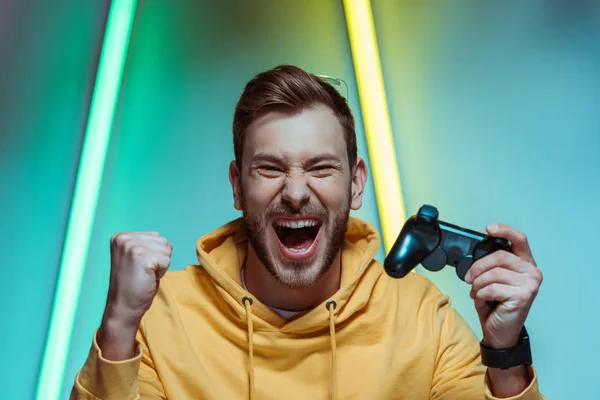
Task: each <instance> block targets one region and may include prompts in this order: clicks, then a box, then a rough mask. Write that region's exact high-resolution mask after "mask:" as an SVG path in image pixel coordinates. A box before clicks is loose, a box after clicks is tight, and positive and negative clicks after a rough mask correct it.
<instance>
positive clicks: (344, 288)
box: [196, 217, 383, 334]
mask: <svg viewBox="0 0 600 400" xmlns="http://www.w3.org/2000/svg"><path fill="white" fill-rule="evenodd" d="M379 243H380V241H379V234H378V233H377V231H376V230H375V229H374V228H373V227H372V226H371V225H370V224H369V223H367V222H365V221H362V220H360V219H357V218H354V217H350V218H349V221H348V228H347V230H346V240H345V242H344V244H343V246H342V257H341V262H342V266H341V270H342V275H341V282H340V289H339V290H338V291H337V292H336V293H335V294H334V295H333V296H331V297H330V298H329V299H328V300H327V301H330V300H333V301H335V303H336V305H337V306H336V309H335V323H336V324H339V323H341V322H344V321H345V320H347V319H349V318H351V316H352V315H353V314H354V313H356V312H358V311H360V310H361V309H363V308H364V307H365V306H366V305H367V303H368V301H369V297H370V295H371V292H372V290H373V287H374V286H375V284H376V283H377V281H378V280H379V279H380V278H381V276H382V274H383V267H382V266H381V264H380V263H378V262H376V261H374V259H373V257H375V254H377V250H378V249H379ZM247 251H248V237H247V232H246V229H245V224H244V222H243V219H241V218H240V219H237V220H234V221H232V222H230V223H228V224H226V225H224V226H222V227H220V228H218V229H217V230H215V231H213V232H212V233H210V234H208V235H205V236H203V237H201V238H200V239H199V240H198V243H197V246H196V253H197V256H198V261H199V262H200V265H201V266H202V267H203V268H204V269H205V271H207V273H208V274H209V275H210V276H211V278H212V281H213V283H214V285H215V287H216V290H217V292H218V293H219V294H220V296H221V297H222V299H223V301H224V305H225V306H226V308H228V309H229V310H230V312H231V313H232V314H233V317H234V318H236V319H238V320H239V321H246V309H245V306H244V303H243V299H244V298H245V297H250V298H251V299H252V300H253V303H252V314H253V316H252V319H253V324H254V330H257V331H260V330H264V331H272V330H278V331H280V332H282V333H296V334H302V333H308V332H312V331H316V330H319V329H323V328H325V327H327V326H329V320H328V315H329V311H328V310H327V308H326V303H327V301H325V302H323V303H322V304H320V305H319V306H317V307H315V308H314V309H312V310H310V311H308V312H307V313H305V314H303V315H301V316H299V317H297V318H295V319H292V320H290V321H288V320H286V319H284V318H283V317H281V316H280V315H279V314H277V313H276V312H274V311H273V310H271V309H270V308H269V307H268V306H266V305H265V304H262V303H261V302H260V301H259V300H258V299H256V298H255V297H254V296H252V294H250V293H249V292H248V291H246V290H245V289H244V288H243V287H242V282H241V268H242V265H243V263H244V261H245V260H246V255H247Z"/></svg>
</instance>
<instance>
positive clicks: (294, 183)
mask: <svg viewBox="0 0 600 400" xmlns="http://www.w3.org/2000/svg"><path fill="white" fill-rule="evenodd" d="M281 199H282V201H283V202H285V203H287V204H288V205H290V206H291V207H293V208H294V209H297V210H298V209H300V208H301V207H302V206H303V205H304V204H306V203H308V201H309V200H310V188H309V187H308V184H307V182H306V177H305V176H304V174H300V173H298V174H296V175H295V176H292V175H288V176H287V177H286V180H285V185H284V187H283V190H282V192H281Z"/></svg>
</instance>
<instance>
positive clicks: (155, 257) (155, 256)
mask: <svg viewBox="0 0 600 400" xmlns="http://www.w3.org/2000/svg"><path fill="white" fill-rule="evenodd" d="M148 262H149V263H150V267H151V268H152V269H153V270H154V271H155V273H156V277H157V278H158V279H160V278H162V276H163V275H164V274H165V273H166V272H167V269H168V268H169V266H170V265H171V257H167V256H166V255H164V254H162V253H158V252H153V253H152V254H151V255H150V257H149V261H148Z"/></svg>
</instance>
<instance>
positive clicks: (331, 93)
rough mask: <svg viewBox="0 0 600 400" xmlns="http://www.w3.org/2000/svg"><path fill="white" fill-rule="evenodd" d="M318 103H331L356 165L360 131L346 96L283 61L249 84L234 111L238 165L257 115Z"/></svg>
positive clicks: (299, 108)
mask: <svg viewBox="0 0 600 400" xmlns="http://www.w3.org/2000/svg"><path fill="white" fill-rule="evenodd" d="M317 104H322V105H325V106H327V107H329V108H330V109H331V111H333V113H334V114H335V115H336V116H337V118H338V120H339V122H340V124H341V125H342V127H343V128H344V133H345V139H346V151H347V153H348V161H349V163H350V168H351V169H352V168H353V167H354V164H355V163H356V158H357V150H356V132H355V129H354V117H353V116H352V112H351V111H350V107H349V106H348V103H347V101H346V99H345V98H344V97H343V96H342V95H341V94H340V93H339V92H338V91H337V90H336V89H335V88H334V87H333V86H331V85H330V84H329V83H326V82H324V81H323V80H321V79H320V78H319V77H317V76H316V75H313V74H310V73H308V72H306V71H304V70H302V69H300V68H298V67H295V66H293V65H279V66H277V67H275V68H273V69H270V70H268V71H265V72H262V73H260V74H258V75H256V76H255V77H254V78H252V80H250V82H248V83H247V84H246V87H245V88H244V91H243V92H242V95H241V97H240V99H239V101H238V103H237V105H236V107H235V113H234V115H233V149H234V152H235V161H236V163H237V164H238V166H240V167H241V162H242V153H243V150H244V137H245V131H246V129H247V128H248V126H249V125H250V124H251V123H252V122H253V121H254V120H255V119H256V118H258V117H259V116H261V115H264V114H265V113H267V112H269V111H273V110H279V111H286V112H290V113H296V112H300V111H302V110H306V109H309V108H311V107H312V106H314V105H317Z"/></svg>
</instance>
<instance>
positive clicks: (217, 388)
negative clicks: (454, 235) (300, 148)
mask: <svg viewBox="0 0 600 400" xmlns="http://www.w3.org/2000/svg"><path fill="white" fill-rule="evenodd" d="M378 246H379V236H378V234H377V232H376V231H375V230H374V229H373V228H372V227H371V226H370V225H369V224H367V223H366V222H363V221H360V220H358V219H355V218H351V219H350V222H349V225H348V231H347V234H346V242H345V244H344V246H343V249H342V277H341V286H340V289H339V290H338V291H337V293H335V295H334V296H332V297H331V298H330V299H329V300H333V301H334V302H335V307H333V304H331V306H330V307H329V308H327V307H326V304H327V302H324V303H323V304H321V305H320V306H318V307H316V308H315V309H313V310H311V311H309V312H307V313H305V314H303V315H301V316H298V317H296V318H293V319H291V320H289V321H288V320H285V319H284V318H283V317H281V316H280V315H279V314H277V313H276V312H274V311H273V310H271V309H270V308H269V307H267V306H265V305H264V304H262V303H260V301H258V300H257V299H255V298H253V296H252V295H251V294H250V293H249V292H247V291H246V290H244V289H243V287H242V284H241V276H240V268H241V265H242V264H243V262H244V260H245V257H246V251H247V239H246V235H245V230H244V226H243V222H242V221H241V220H236V221H233V222H231V223H229V224H227V225H225V226H223V227H221V228H219V229H217V230H216V231H215V232H213V233H211V234H209V235H206V236H204V237H202V238H201V239H200V240H199V241H198V245H197V254H198V260H199V261H200V265H195V266H188V267H187V268H186V269H185V270H183V271H172V272H168V273H167V274H166V275H165V276H164V278H163V279H162V280H161V285H160V290H159V292H158V294H157V296H156V298H155V299H154V302H153V303H152V306H151V308H150V310H149V311H148V312H147V313H146V314H145V316H144V318H143V321H142V323H141V324H140V327H139V330H138V335H137V340H138V342H139V349H138V355H137V357H135V358H133V359H131V360H126V361H121V362H111V361H109V360H106V359H104V358H103V357H102V354H101V351H100V349H99V348H98V345H97V343H96V340H95V338H94V341H93V344H92V347H91V350H90V353H89V356H88V358H87V360H86V362H85V364H84V366H83V368H82V369H81V370H80V371H79V373H78V374H77V377H76V379H75V385H74V386H73V391H72V395H71V398H74V399H106V400H109V399H110V400H112V399H119V400H121V399H138V398H142V399H151V400H156V399H165V398H168V399H171V400H179V399H211V400H212V399H218V400H226V399H249V398H250V399H253V400H254V399H260V400H263V399H265V400H266V399H278V400H279V399H286V400H291V399H311V400H313V399H314V400H318V399H331V398H334V399H386V400H387V399H405V400H425V399H445V400H471V399H473V400H474V399H495V397H493V396H492V395H491V393H490V391H489V389H488V386H487V382H486V379H485V367H483V366H482V365H481V362H480V356H479V343H478V339H477V338H476V337H475V335H474V334H473V332H472V330H471V329H470V328H469V326H468V325H467V324H466V323H465V322H464V320H463V319H462V318H461V317H460V316H459V314H458V313H457V312H456V311H455V310H453V309H452V308H451V307H450V301H449V299H448V297H446V296H444V295H442V294H441V293H440V292H439V291H438V290H437V289H436V288H435V286H434V285H433V284H432V283H431V282H430V281H428V280H427V279H426V278H424V277H422V276H420V275H418V274H409V276H407V277H406V278H403V279H392V278H389V277H388V276H387V275H386V274H385V273H384V271H383V267H382V265H381V263H379V262H377V261H375V260H373V257H374V256H375V254H376V252H377V249H378ZM247 296H248V297H250V298H251V299H252V300H253V301H252V302H250V301H248V300H246V301H244V300H243V299H244V298H245V297H247ZM530 373H531V375H532V376H533V381H532V382H531V384H530V386H529V387H528V388H527V389H526V390H525V391H524V392H523V393H522V394H521V395H519V396H516V397H513V398H511V399H519V400H533V399H543V397H542V395H541V394H540V393H539V392H538V387H537V378H536V376H535V371H534V369H533V368H530Z"/></svg>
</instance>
